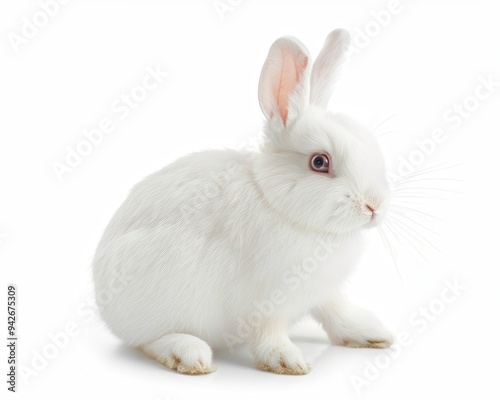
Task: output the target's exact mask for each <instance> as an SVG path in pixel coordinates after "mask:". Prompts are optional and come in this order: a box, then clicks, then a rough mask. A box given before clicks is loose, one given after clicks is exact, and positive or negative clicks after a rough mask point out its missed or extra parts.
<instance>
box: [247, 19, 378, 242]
mask: <svg viewBox="0 0 500 400" xmlns="http://www.w3.org/2000/svg"><path fill="white" fill-rule="evenodd" d="M349 43H350V36H349V34H348V32H346V31H345V30H340V29H339V30H335V31H333V32H332V33H330V35H328V37H327V39H326V41H325V44H324V46H323V49H322V50H321V52H320V54H319V56H318V58H317V59H316V61H315V62H314V64H313V65H312V67H311V65H310V64H311V63H310V56H309V54H308V52H307V50H306V48H305V47H304V46H303V44H302V43H301V42H300V41H298V40H297V39H294V38H291V37H283V38H280V39H278V40H276V41H275V42H274V43H273V45H272V46H271V49H270V50H269V54H268V57H267V59H266V61H265V64H264V67H263V69H262V74H261V77H260V82H259V102H260V106H261V109H262V111H263V113H264V115H265V117H266V125H265V130H264V133H265V136H264V137H265V139H264V142H263V143H262V148H261V152H260V153H259V156H258V157H257V159H256V171H255V174H256V180H257V184H258V186H259V187H260V190H261V192H262V196H263V197H264V199H265V201H266V203H267V204H268V206H269V207H270V208H272V209H273V210H274V211H275V212H277V213H278V214H280V215H281V216H282V218H284V219H286V220H288V221H289V222H290V223H291V224H293V225H295V226H296V227H298V228H300V229H304V230H314V231H317V232H319V233H323V234H330V233H345V232H350V231H353V230H355V229H357V228H360V227H361V226H364V225H366V226H370V225H373V224H375V223H377V221H378V220H380V219H381V217H382V216H383V215H384V214H385V212H386V210H387V207H388V184H387V180H386V172H385V165H384V160H383V157H382V153H381V151H380V148H379V146H378V143H377V141H376V139H375V137H374V136H373V135H372V134H371V132H370V131H368V130H367V129H366V128H364V127H363V126H362V125H360V124H358V123H356V122H355V121H353V120H352V119H350V118H348V117H346V116H343V115H339V114H334V113H332V112H330V111H328V110H327V105H328V101H329V99H330V95H331V93H332V92H333V89H334V86H335V83H336V80H337V78H338V76H339V72H340V68H341V66H342V64H343V61H344V60H345V58H346V57H345V54H346V51H347V47H348V46H349ZM309 70H310V73H309Z"/></svg>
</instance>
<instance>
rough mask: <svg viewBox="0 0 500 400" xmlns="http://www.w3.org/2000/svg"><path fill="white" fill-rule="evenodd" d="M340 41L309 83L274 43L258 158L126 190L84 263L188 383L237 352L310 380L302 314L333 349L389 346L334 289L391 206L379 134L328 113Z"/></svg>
mask: <svg viewBox="0 0 500 400" xmlns="http://www.w3.org/2000/svg"><path fill="white" fill-rule="evenodd" d="M348 43H349V35H348V33H347V32H345V31H343V30H337V31H334V32H332V33H331V34H330V35H329V36H328V38H327V40H326V42H325V45H324V47H323V50H322V51H321V53H320V54H319V56H318V59H317V61H316V62H315V63H314V66H313V68H312V71H311V76H310V81H311V84H310V87H309V84H308V79H309V73H308V72H309V65H310V63H309V55H308V53H307V50H305V48H304V47H303V45H302V44H301V43H300V42H299V41H297V40H296V39H293V38H281V39H278V40H277V41H276V42H275V43H274V44H273V45H272V47H271V50H270V51H269V55H268V58H267V60H266V62H265V64H264V68H263V71H262V74H261V79H260V83H259V100H260V105H261V108H262V110H263V112H264V115H265V116H266V119H267V123H266V126H265V129H264V141H263V142H262V143H261V148H260V149H259V151H256V152H253V153H250V152H237V151H230V150H225V151H207V152H201V153H195V154H191V155H189V156H186V157H184V158H182V159H180V160H178V161H176V162H174V163H173V164H171V165H169V166H167V167H166V168H164V169H162V170H161V171H159V172H157V173H155V174H152V175H151V176H149V177H147V178H146V179H144V180H143V181H142V182H141V183H139V184H138V185H136V186H135V187H134V189H133V190H132V192H131V193H130V195H129V197H128V198H127V200H126V201H125V202H124V204H123V205H122V206H121V207H120V209H119V210H118V211H117V213H116V215H115V216H114V217H113V219H112V220H111V222H110V224H109V226H108V228H107V229H106V231H105V233H104V235H103V238H102V240H101V242H100V244H99V246H98V249H97V252H96V256H95V259H94V263H93V271H94V282H95V289H96V296H97V304H98V306H99V311H100V314H101V316H102V317H103V319H104V321H105V322H106V324H107V326H108V327H109V328H110V329H111V331H112V332H113V333H114V334H115V335H116V336H118V337H119V338H121V339H122V340H123V341H125V342H126V343H127V344H129V345H131V346H137V347H140V348H141V349H142V350H143V351H144V352H145V353H146V354H148V355H149V356H151V357H152V358H154V359H157V360H158V361H160V362H161V363H163V364H165V365H167V366H168V367H170V368H172V369H174V370H176V371H179V372H184V373H190V374H201V373H207V372H211V371H213V366H212V350H211V347H221V346H227V347H229V348H230V349H232V348H233V346H234V345H236V344H240V343H245V344H248V345H249V346H250V347H251V349H252V351H253V354H254V357H255V359H256V362H257V365H258V367H259V368H261V369H264V370H269V371H272V372H277V373H286V374H304V373H307V371H308V369H309V367H308V365H307V363H306V362H305V360H304V358H303V356H302V354H301V351H300V350H299V349H298V348H297V347H296V346H295V345H294V344H293V343H292V342H291V341H290V339H289V338H288V335H287V329H288V327H289V326H290V325H291V324H292V323H294V322H295V321H297V320H298V319H299V318H301V317H302V316H304V315H306V314H311V315H312V316H313V317H314V318H315V319H316V320H317V321H318V322H320V323H321V324H322V326H323V328H324V329H325V330H326V332H327V333H328V336H329V338H330V340H331V341H332V343H334V344H339V345H348V346H360V347H385V346H387V345H389V344H390V341H391V336H390V334H389V333H388V332H387V331H386V330H385V329H384V327H383V326H382V325H381V324H380V323H379V321H378V320H377V319H376V318H375V317H374V316H373V315H372V314H371V313H369V312H368V311H365V310H363V309H361V308H359V307H357V306H355V305H353V304H351V303H350V302H349V301H348V299H347V297H346V296H345V294H344V292H343V290H342V284H343V281H344V278H345V277H346V276H347V275H348V273H349V272H350V271H351V270H352V268H353V266H354V264H355V261H356V259H357V258H358V255H359V254H360V252H361V248H362V245H361V235H360V230H361V228H362V227H364V226H369V225H373V224H374V223H375V222H376V221H377V220H380V218H381V216H382V215H383V214H384V213H385V211H386V210H387V204H388V201H387V181H386V178H385V168H384V163H383V158H382V154H381V152H380V149H379V148H378V145H377V143H376V141H375V139H374V138H373V136H372V135H371V134H370V132H369V131H367V130H366V129H365V128H363V126H361V125H359V124H357V123H355V122H354V121H353V120H351V119H350V118H348V117H345V116H342V115H338V114H333V113H331V112H328V111H327V109H326V107H327V104H328V99H329V97H330V92H331V91H332V90H333V86H334V84H335V81H336V78H337V75H338V70H339V66H340V65H341V61H342V58H343V54H344V50H345V47H346V46H347V44H348Z"/></svg>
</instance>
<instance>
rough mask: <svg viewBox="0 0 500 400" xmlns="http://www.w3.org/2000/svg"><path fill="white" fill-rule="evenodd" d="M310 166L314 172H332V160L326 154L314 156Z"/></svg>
mask: <svg viewBox="0 0 500 400" xmlns="http://www.w3.org/2000/svg"><path fill="white" fill-rule="evenodd" d="M310 164H311V168H312V169H313V171H317V172H328V171H329V170H330V159H329V158H328V156H327V155H326V154H313V155H312V157H311V162H310Z"/></svg>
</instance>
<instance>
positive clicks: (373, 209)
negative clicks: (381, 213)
mask: <svg viewBox="0 0 500 400" xmlns="http://www.w3.org/2000/svg"><path fill="white" fill-rule="evenodd" d="M365 207H366V208H367V209H368V210H370V212H371V213H374V212H375V208H374V207H372V206H371V205H370V204H368V203H366V204H365Z"/></svg>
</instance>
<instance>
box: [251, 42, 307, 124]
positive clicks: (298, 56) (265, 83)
mask: <svg viewBox="0 0 500 400" xmlns="http://www.w3.org/2000/svg"><path fill="white" fill-rule="evenodd" d="M308 64H309V54H308V52H307V49H306V48H305V47H304V45H303V44H302V43H300V41H298V40H297V39H295V38H292V37H282V38H280V39H278V40H276V41H275V42H274V43H273V45H272V46H271V48H270V50H269V54H268V56H267V59H266V61H265V63H264V66H263V68H262V73H261V74H260V81H259V102H260V108H261V109H262V112H263V113H264V115H265V116H266V118H267V119H268V120H272V119H275V118H278V119H279V122H281V123H282V125H283V126H285V125H286V124H287V123H288V122H290V121H292V120H293V119H295V118H296V117H297V116H298V114H299V112H300V110H301V109H302V108H303V107H304V105H305V102H306V101H307V100H306V98H307V94H308V93H307V89H308V88H307V66H308Z"/></svg>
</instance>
